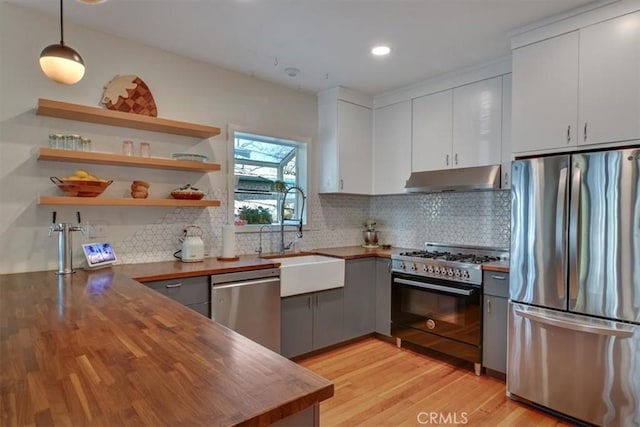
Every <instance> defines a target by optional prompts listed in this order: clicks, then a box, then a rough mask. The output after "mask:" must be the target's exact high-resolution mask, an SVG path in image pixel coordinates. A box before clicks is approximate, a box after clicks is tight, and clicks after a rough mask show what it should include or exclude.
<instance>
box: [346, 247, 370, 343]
mask: <svg viewBox="0 0 640 427" xmlns="http://www.w3.org/2000/svg"><path fill="white" fill-rule="evenodd" d="M375 262H376V260H375V259H374V258H367V259H354V260H349V261H347V262H346V264H345V267H344V335H343V338H344V340H348V339H351V338H356V337H361V336H363V335H367V334H370V333H372V332H373V331H374V330H375V328H376V317H375V309H376V265H375Z"/></svg>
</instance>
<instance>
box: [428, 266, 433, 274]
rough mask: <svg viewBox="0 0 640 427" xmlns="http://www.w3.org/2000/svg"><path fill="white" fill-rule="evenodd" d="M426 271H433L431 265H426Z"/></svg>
mask: <svg viewBox="0 0 640 427" xmlns="http://www.w3.org/2000/svg"><path fill="white" fill-rule="evenodd" d="M427 271H428V272H429V273H433V265H428V266H427Z"/></svg>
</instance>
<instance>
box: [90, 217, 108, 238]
mask: <svg viewBox="0 0 640 427" xmlns="http://www.w3.org/2000/svg"><path fill="white" fill-rule="evenodd" d="M84 227H85V230H86V233H87V237H88V238H89V239H103V238H105V237H107V224H105V223H103V222H90V221H87V222H86V223H85V226H84Z"/></svg>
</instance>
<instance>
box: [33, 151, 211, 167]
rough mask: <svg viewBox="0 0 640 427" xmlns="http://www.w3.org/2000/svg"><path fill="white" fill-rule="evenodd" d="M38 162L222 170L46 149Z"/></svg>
mask: <svg viewBox="0 0 640 427" xmlns="http://www.w3.org/2000/svg"><path fill="white" fill-rule="evenodd" d="M38 160H53V161H58V162H76V163H93V164H97V165H112V166H135V167H141V168H149V169H170V170H179V171H197V172H214V171H219V170H220V165H219V164H217V163H208V162H193V161H185V160H174V159H167V158H159V157H139V156H123V155H121V154H110V153H96V152H92V151H91V152H89V151H72V150H59V149H55V148H45V147H42V148H40V151H39V152H38Z"/></svg>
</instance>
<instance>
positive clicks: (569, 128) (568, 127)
mask: <svg viewBox="0 0 640 427" xmlns="http://www.w3.org/2000/svg"><path fill="white" fill-rule="evenodd" d="M569 143H571V125H569V126H567V144H569Z"/></svg>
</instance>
